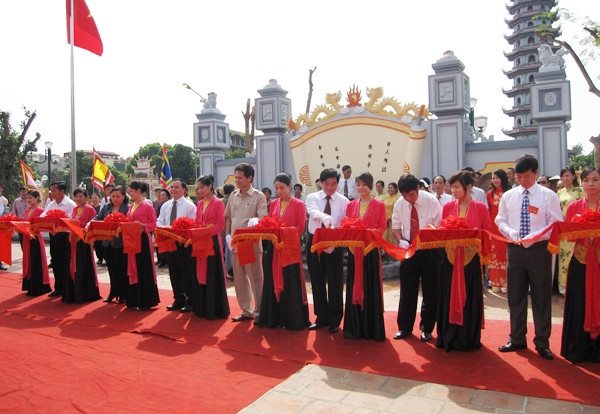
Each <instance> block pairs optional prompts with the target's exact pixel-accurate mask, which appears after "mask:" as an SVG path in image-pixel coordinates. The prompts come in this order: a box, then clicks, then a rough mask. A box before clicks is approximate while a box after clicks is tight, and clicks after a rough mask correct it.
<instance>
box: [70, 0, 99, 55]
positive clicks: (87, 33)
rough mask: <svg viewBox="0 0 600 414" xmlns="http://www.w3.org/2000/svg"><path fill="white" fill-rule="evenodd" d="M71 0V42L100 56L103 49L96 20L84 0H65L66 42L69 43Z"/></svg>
mask: <svg viewBox="0 0 600 414" xmlns="http://www.w3.org/2000/svg"><path fill="white" fill-rule="evenodd" d="M71 1H73V10H74V11H75V12H74V13H73V33H74V37H73V40H74V41H73V44H74V45H75V46H77V47H80V48H82V49H86V50H89V51H90V52H92V53H95V54H97V55H98V56H102V52H103V50H104V48H103V46H102V39H100V33H99V32H98V28H97V27H96V22H95V21H94V18H93V17H92V14H91V13H90V9H88V6H87V4H85V0H67V42H68V43H71V23H70V18H71Z"/></svg>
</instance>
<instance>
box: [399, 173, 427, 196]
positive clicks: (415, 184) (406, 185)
mask: <svg viewBox="0 0 600 414" xmlns="http://www.w3.org/2000/svg"><path fill="white" fill-rule="evenodd" d="M420 186H421V181H420V180H419V179H418V178H417V177H415V176H414V175H412V174H403V175H402V176H401V177H400V179H398V190H399V191H400V194H406V193H410V192H411V191H414V190H419V187H420Z"/></svg>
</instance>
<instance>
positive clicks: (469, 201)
mask: <svg viewBox="0 0 600 414" xmlns="http://www.w3.org/2000/svg"><path fill="white" fill-rule="evenodd" d="M448 182H449V183H450V188H451V190H452V195H453V196H454V198H455V200H453V201H450V202H448V203H446V204H445V205H444V207H443V210H442V226H443V224H444V223H445V222H446V223H447V222H449V221H450V220H451V219H450V220H449V219H448V218H449V217H452V216H455V217H462V218H463V219H464V220H465V221H466V223H467V224H468V226H469V227H470V228H472V229H483V230H491V229H492V224H491V222H490V213H489V211H488V208H487V206H486V205H485V204H483V203H480V202H478V201H475V200H473V198H472V197H471V188H473V185H474V183H475V179H474V178H473V174H472V173H470V172H469V171H459V172H457V173H455V174H454V175H453V176H452V177H450V179H449V180H448ZM462 251H464V255H463V256H462V257H461V255H460V253H461V252H462ZM456 252H458V253H459V254H456ZM460 262H463V265H464V268H463V269H462V270H463V272H462V275H460V274H459V273H458V272H455V268H454V267H455V264H457V263H458V264H460ZM456 270H458V269H456ZM441 274H442V280H441V285H440V301H439V306H438V318H437V347H438V348H444V349H445V350H446V351H447V352H448V351H450V350H452V349H459V350H463V351H468V350H470V349H478V348H480V347H481V323H482V320H483V287H482V286H483V275H482V272H481V262H480V260H479V255H478V254H477V248H476V246H465V247H464V248H463V247H459V248H456V247H454V246H448V247H446V257H444V259H443V262H442V272H441ZM460 276H464V279H463V277H460ZM461 279H462V283H464V285H462V286H461V285H458V283H460V282H461ZM453 284H454V287H453ZM461 288H462V289H464V290H463V291H464V296H463V297H464V306H462V307H461V308H460V307H459V308H458V312H457V310H456V307H455V308H454V309H452V308H451V307H450V304H451V303H452V302H453V301H452V299H451V297H452V295H453V294H455V293H457V291H458V290H459V289H461ZM454 289H456V290H454ZM459 296H460V295H459ZM455 297H456V296H455ZM458 306H460V305H458Z"/></svg>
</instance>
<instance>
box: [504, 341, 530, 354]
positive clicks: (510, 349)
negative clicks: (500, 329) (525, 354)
mask: <svg viewBox="0 0 600 414" xmlns="http://www.w3.org/2000/svg"><path fill="white" fill-rule="evenodd" d="M525 348H527V345H517V344H513V343H512V342H508V343H507V344H506V345H502V346H499V347H498V351H500V352H515V351H518V350H519V349H525Z"/></svg>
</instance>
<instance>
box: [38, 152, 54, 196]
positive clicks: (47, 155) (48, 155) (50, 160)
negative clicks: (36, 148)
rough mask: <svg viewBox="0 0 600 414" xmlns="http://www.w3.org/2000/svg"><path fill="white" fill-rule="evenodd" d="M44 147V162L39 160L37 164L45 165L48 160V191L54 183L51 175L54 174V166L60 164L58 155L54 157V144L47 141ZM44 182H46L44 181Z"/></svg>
mask: <svg viewBox="0 0 600 414" xmlns="http://www.w3.org/2000/svg"><path fill="white" fill-rule="evenodd" d="M44 145H45V146H46V151H45V153H44V159H43V160H37V161H36V162H37V163H38V164H43V163H45V162H46V160H48V177H47V178H46V183H47V186H48V189H50V183H51V182H52V180H51V178H50V177H51V173H52V164H56V163H57V162H58V160H57V159H56V155H55V156H54V158H53V157H52V142H51V141H46V142H44ZM42 181H44V180H43V179H42Z"/></svg>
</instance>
